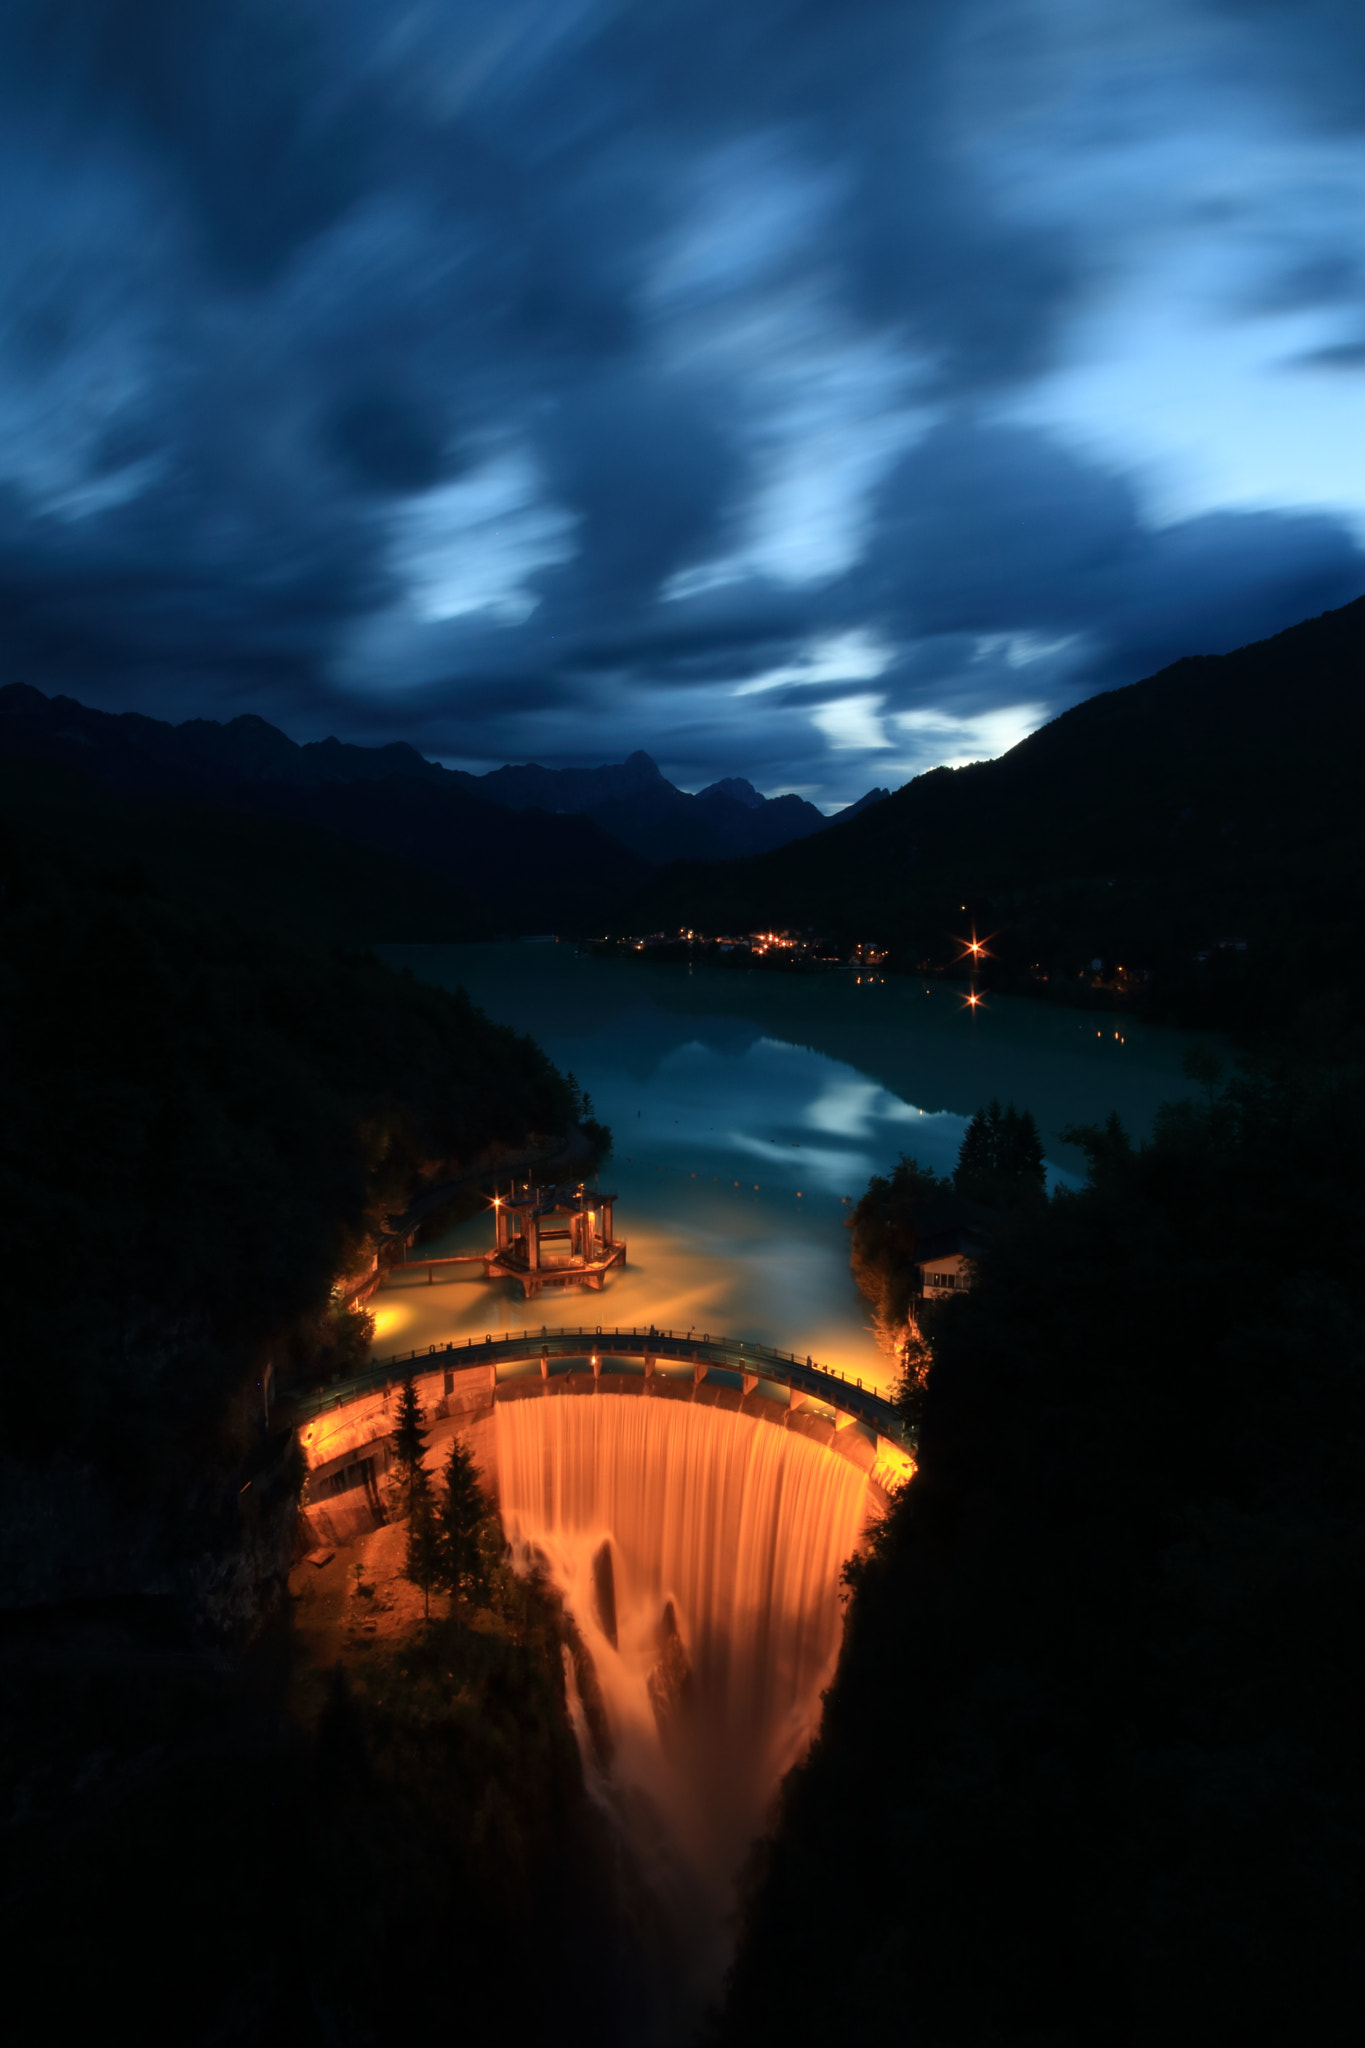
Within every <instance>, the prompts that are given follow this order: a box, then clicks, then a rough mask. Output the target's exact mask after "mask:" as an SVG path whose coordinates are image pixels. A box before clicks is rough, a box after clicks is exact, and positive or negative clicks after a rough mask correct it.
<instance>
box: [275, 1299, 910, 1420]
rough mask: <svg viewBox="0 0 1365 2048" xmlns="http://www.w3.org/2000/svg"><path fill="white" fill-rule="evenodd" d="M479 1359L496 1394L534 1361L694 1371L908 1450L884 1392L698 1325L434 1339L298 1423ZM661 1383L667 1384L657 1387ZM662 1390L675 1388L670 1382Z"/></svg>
mask: <svg viewBox="0 0 1365 2048" xmlns="http://www.w3.org/2000/svg"><path fill="white" fill-rule="evenodd" d="M478 1367H483V1368H485V1370H486V1372H487V1373H488V1375H489V1378H488V1382H487V1383H488V1385H489V1387H490V1389H491V1390H492V1391H494V1392H495V1393H496V1392H497V1391H498V1390H499V1389H500V1388H501V1387H502V1386H504V1385H506V1386H507V1388H508V1391H509V1392H511V1391H512V1390H513V1389H512V1385H511V1384H510V1383H512V1382H515V1381H517V1380H519V1379H521V1378H523V1377H524V1376H525V1375H526V1374H527V1372H528V1371H529V1372H530V1373H531V1374H533V1375H534V1374H535V1372H536V1368H537V1367H538V1368H539V1376H540V1378H541V1379H543V1380H547V1381H548V1380H549V1379H550V1378H551V1377H558V1376H559V1375H560V1374H562V1373H569V1374H577V1373H581V1372H582V1371H583V1370H584V1368H586V1369H587V1370H588V1371H590V1372H591V1373H592V1375H593V1379H594V1380H595V1381H598V1382H600V1381H601V1378H602V1376H603V1375H604V1374H606V1375H612V1374H618V1373H623V1372H624V1373H632V1374H637V1375H643V1377H644V1378H645V1379H646V1380H648V1379H649V1378H651V1377H652V1376H653V1375H654V1374H656V1373H658V1374H659V1375H660V1376H661V1378H662V1379H665V1380H668V1381H677V1380H678V1379H679V1378H681V1379H683V1380H687V1379H689V1378H690V1380H691V1382H692V1386H693V1390H694V1391H695V1390H696V1389H697V1388H699V1387H700V1386H702V1385H703V1384H706V1383H710V1384H711V1385H713V1386H721V1387H731V1388H737V1389H740V1390H742V1392H743V1394H744V1395H746V1396H747V1395H749V1394H751V1393H754V1392H761V1393H764V1394H768V1395H771V1396H775V1397H777V1398H784V1399H785V1400H786V1401H787V1403H788V1405H789V1406H790V1407H792V1408H796V1407H798V1406H801V1405H805V1404H808V1403H821V1404H823V1405H824V1406H826V1407H828V1408H829V1409H831V1410H832V1411H833V1413H834V1417H835V1420H836V1425H837V1423H838V1421H840V1420H843V1421H847V1422H860V1423H862V1424H864V1425H865V1427H867V1428H869V1429H871V1430H873V1431H875V1433H876V1434H877V1435H878V1436H879V1437H884V1438H886V1439H887V1440H888V1441H889V1442H891V1443H893V1444H896V1445H899V1446H900V1448H901V1449H902V1450H906V1449H908V1448H909V1446H908V1443H907V1439H906V1431H905V1424H904V1422H903V1420H902V1419H901V1415H900V1412H899V1410H898V1409H897V1408H896V1407H895V1406H894V1404H893V1403H892V1402H890V1401H888V1400H887V1399H886V1397H885V1396H884V1395H882V1394H878V1393H875V1392H874V1391H873V1390H872V1388H870V1387H864V1385H863V1383H862V1381H861V1380H859V1379H856V1378H855V1379H849V1378H848V1377H847V1375H845V1374H844V1373H841V1372H838V1371H836V1370H834V1369H833V1368H831V1367H829V1366H822V1365H817V1364H816V1363H815V1362H814V1360H812V1359H810V1358H806V1359H805V1360H804V1361H803V1360H802V1359H800V1358H798V1357H797V1356H796V1355H795V1354H794V1353H792V1352H787V1351H774V1350H771V1349H769V1348H768V1347H767V1346H766V1345H762V1344H750V1343H748V1342H746V1341H745V1340H743V1339H740V1338H735V1337H724V1336H712V1335H711V1334H710V1332H709V1331H702V1332H701V1333H700V1334H698V1332H696V1331H695V1330H656V1329H630V1330H620V1329H617V1330H611V1329H603V1328H602V1327H601V1326H600V1325H597V1326H589V1325H585V1326H583V1327H580V1328H577V1329H549V1328H545V1327H542V1328H541V1329H539V1330H531V1329H527V1330H507V1331H503V1332H499V1333H496V1334H494V1333H490V1334H489V1335H487V1336H485V1337H483V1338H482V1339H480V1338H477V1337H471V1338H469V1339H468V1340H467V1341H466V1342H464V1343H462V1344H461V1343H455V1342H451V1343H448V1344H430V1345H427V1346H425V1347H424V1348H423V1349H420V1350H417V1351H403V1352H400V1353H398V1354H397V1355H396V1356H395V1357H393V1358H380V1359H376V1360H375V1362H374V1364H373V1365H372V1366H370V1367H368V1368H367V1369H366V1370H365V1371H364V1372H362V1373H357V1374H356V1375H355V1376H354V1377H353V1378H350V1379H347V1380H342V1381H335V1382H333V1384H332V1385H330V1386H327V1387H322V1388H319V1389H318V1390H317V1391H316V1392H315V1393H313V1394H306V1395H303V1396H301V1397H300V1398H299V1399H298V1401H297V1402H296V1404H295V1413H296V1416H297V1418H298V1420H299V1422H300V1423H306V1422H310V1421H312V1420H313V1419H314V1418H316V1417H320V1416H323V1415H326V1414H329V1413H330V1412H331V1411H332V1410H334V1409H337V1408H340V1407H343V1406H345V1405H346V1404H347V1403H349V1402H352V1401H356V1400H360V1399H363V1398H364V1397H366V1396H373V1395H375V1394H379V1393H383V1392H385V1391H386V1390H388V1389H389V1388H390V1387H392V1386H394V1385H396V1384H397V1383H398V1382H399V1381H400V1380H402V1379H403V1378H404V1377H405V1376H406V1375H407V1374H408V1373H412V1374H414V1375H415V1376H425V1375H427V1374H429V1373H433V1372H442V1371H444V1373H445V1374H446V1375H447V1376H450V1375H452V1374H454V1373H460V1374H461V1375H463V1374H464V1373H465V1372H467V1371H469V1370H470V1369H471V1368H478ZM518 1391H519V1389H518ZM659 1391H660V1392H662V1391H664V1389H663V1387H662V1386H661V1387H660V1389H659ZM668 1391H669V1392H670V1393H674V1392H675V1391H678V1390H676V1389H675V1387H673V1386H669V1388H668Z"/></svg>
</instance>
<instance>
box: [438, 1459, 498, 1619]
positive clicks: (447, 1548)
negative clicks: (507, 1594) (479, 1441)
mask: <svg viewBox="0 0 1365 2048" xmlns="http://www.w3.org/2000/svg"><path fill="white" fill-rule="evenodd" d="M486 1512H487V1510H486V1505H485V1502H484V1497H483V1491H482V1489H481V1487H480V1485H479V1475H478V1471H477V1469H476V1467H475V1464H474V1459H473V1457H472V1455H471V1453H470V1450H469V1446H468V1445H467V1444H465V1443H463V1442H462V1441H461V1439H460V1438H459V1437H456V1438H455V1439H454V1441H453V1442H452V1444H451V1446H450V1457H449V1459H448V1460H447V1462H446V1468H445V1474H444V1477H443V1481H442V1486H441V1493H440V1497H439V1499H438V1501H437V1504H436V1518H437V1525H438V1532H439V1533H438V1542H439V1565H438V1575H439V1576H438V1583H439V1584H440V1585H442V1586H443V1587H444V1588H445V1589H446V1591H447V1592H448V1593H456V1594H477V1593H479V1592H482V1591H483V1590H484V1587H485V1581H486V1576H487V1575H486V1572H485V1568H484V1559H483V1552H482V1550H481V1548H480V1545H479V1532H480V1529H481V1528H482V1525H483V1520H484V1516H485V1514H486Z"/></svg>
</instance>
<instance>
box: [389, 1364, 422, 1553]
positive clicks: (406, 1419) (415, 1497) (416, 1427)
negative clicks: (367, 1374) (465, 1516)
mask: <svg viewBox="0 0 1365 2048" xmlns="http://www.w3.org/2000/svg"><path fill="white" fill-rule="evenodd" d="M425 1421H426V1416H425V1415H424V1414H423V1412H422V1406H421V1403H420V1402H419V1401H418V1399H417V1384H416V1381H415V1380H414V1379H413V1376H412V1374H411V1373H409V1374H408V1376H407V1378H406V1379H405V1380H404V1382H403V1390H402V1393H401V1394H400V1395H399V1399H398V1427H397V1429H395V1430H394V1432H393V1435H392V1436H391V1437H390V1438H389V1446H390V1448H391V1450H392V1452H393V1460H394V1471H393V1477H392V1478H391V1480H390V1481H389V1491H390V1496H391V1498H392V1500H393V1504H394V1508H395V1509H396V1511H397V1513H398V1515H399V1516H400V1518H401V1517H402V1516H406V1517H407V1518H408V1520H409V1521H411V1520H412V1518H413V1516H414V1514H416V1513H418V1512H419V1511H420V1509H421V1507H422V1505H423V1503H426V1504H428V1505H429V1504H430V1500H431V1477H430V1474H429V1473H428V1471H427V1468H426V1455H427V1433H426V1431H425V1429H423V1427H422V1424H423V1423H424V1422H425Z"/></svg>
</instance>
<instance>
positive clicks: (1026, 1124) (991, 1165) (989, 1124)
mask: <svg viewBox="0 0 1365 2048" xmlns="http://www.w3.org/2000/svg"><path fill="white" fill-rule="evenodd" d="M953 1186H954V1188H955V1189H956V1190H957V1192H958V1194H959V1195H962V1196H965V1198H966V1199H967V1200H968V1201H972V1202H983V1203H985V1204H986V1205H987V1206H988V1207H989V1208H993V1209H1014V1208H1017V1207H1018V1206H1019V1205H1020V1204H1021V1203H1023V1202H1030V1201H1036V1200H1038V1199H1039V1198H1040V1197H1041V1196H1042V1195H1043V1194H1044V1193H1045V1192H1046V1189H1047V1170H1046V1167H1045V1165H1044V1161H1043V1139H1042V1133H1041V1132H1040V1131H1039V1129H1038V1125H1037V1122H1036V1120H1035V1118H1034V1116H1033V1112H1032V1111H1031V1110H1027V1109H1025V1110H1018V1109H1016V1108H1015V1106H1014V1104H1013V1103H1011V1104H1010V1105H1009V1107H1008V1109H1004V1110H1002V1109H1001V1107H1000V1104H999V1103H998V1102H989V1103H987V1105H986V1107H985V1108H984V1109H979V1110H978V1111H977V1112H976V1115H975V1116H974V1117H973V1118H972V1120H971V1122H970V1123H969V1124H968V1126H967V1129H966V1132H965V1134H964V1135H963V1139H962V1147H961V1150H960V1151H959V1153H958V1155H957V1167H956V1170H955V1171H954V1174H953Z"/></svg>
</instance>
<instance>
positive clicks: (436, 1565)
mask: <svg viewBox="0 0 1365 2048" xmlns="http://www.w3.org/2000/svg"><path fill="white" fill-rule="evenodd" d="M422 1476H423V1478H425V1477H426V1474H425V1473H423V1475H422ZM441 1560H442V1545H441V1530H440V1528H439V1526H438V1524H437V1520H436V1510H435V1507H434V1505H433V1503H432V1499H431V1490H430V1487H429V1486H428V1487H426V1488H424V1489H422V1490H421V1491H420V1492H419V1493H417V1494H415V1495H414V1498H413V1507H412V1513H411V1515H410V1516H409V1519H408V1547H407V1552H406V1554H405V1556H404V1559H403V1577H404V1578H405V1579H407V1580H408V1582H409V1583H410V1584H411V1585H414V1586H419V1587H420V1588H421V1592H422V1606H423V1609H424V1611H425V1614H426V1618H427V1620H428V1621H430V1619H431V1589H432V1587H433V1586H439V1585H440V1584H441V1583H442V1576H441Z"/></svg>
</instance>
